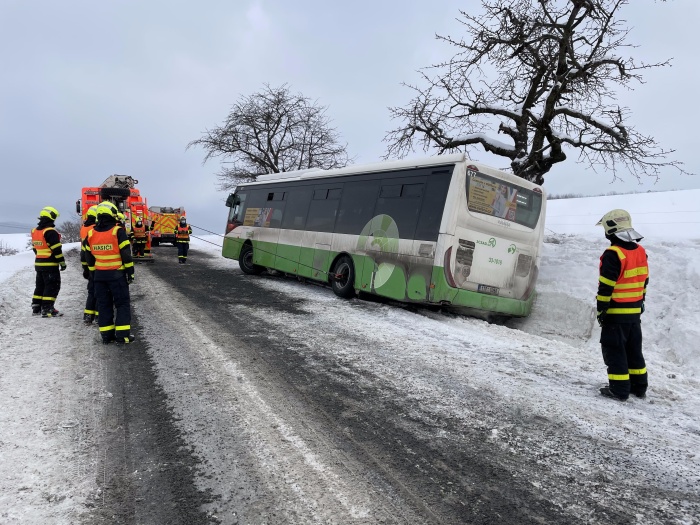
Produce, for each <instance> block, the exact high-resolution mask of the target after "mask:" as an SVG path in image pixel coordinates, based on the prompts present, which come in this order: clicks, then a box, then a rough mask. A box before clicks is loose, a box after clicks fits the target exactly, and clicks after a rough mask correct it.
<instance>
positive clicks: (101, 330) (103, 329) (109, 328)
mask: <svg viewBox="0 0 700 525" xmlns="http://www.w3.org/2000/svg"><path fill="white" fill-rule="evenodd" d="M111 330H114V325H110V326H100V332H109V331H111Z"/></svg>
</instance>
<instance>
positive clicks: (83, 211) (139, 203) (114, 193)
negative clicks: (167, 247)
mask: <svg viewBox="0 0 700 525" xmlns="http://www.w3.org/2000/svg"><path fill="white" fill-rule="evenodd" d="M138 182H139V181H138V180H136V179H134V178H133V177H130V176H128V175H110V176H109V177H107V178H106V179H105V181H104V182H103V183H102V184H101V185H100V186H90V187H85V188H83V189H82V190H81V197H80V199H79V200H78V201H76V203H75V211H76V212H77V213H78V214H79V215H80V217H81V220H82V222H85V219H86V218H87V212H88V210H89V209H90V207H91V206H94V205H96V204H99V203H100V202H102V201H110V202H113V203H114V204H115V205H116V206H117V209H118V210H119V211H120V212H122V213H123V214H124V218H125V219H124V227H125V228H126V231H127V233H128V234H131V225H132V224H133V223H135V222H136V220H137V218H141V220H142V221H143V223H144V224H145V225H148V221H149V219H150V215H149V211H148V201H147V199H146V197H143V196H142V195H141V192H140V191H139V190H138V188H136V185H137V184H138ZM145 255H146V257H144V258H143V259H142V260H145V261H148V262H152V261H153V257H152V255H151V242H150V239H149V240H148V242H147V244H146V249H145Z"/></svg>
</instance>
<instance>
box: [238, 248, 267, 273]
mask: <svg viewBox="0 0 700 525" xmlns="http://www.w3.org/2000/svg"><path fill="white" fill-rule="evenodd" d="M238 265H239V266H240V267H241V271H242V272H243V273H247V274H248V275H259V274H261V273H262V272H263V270H264V268H263V267H262V266H258V265H257V264H254V263H253V246H252V245H251V244H244V245H243V248H241V254H240V255H239V256H238Z"/></svg>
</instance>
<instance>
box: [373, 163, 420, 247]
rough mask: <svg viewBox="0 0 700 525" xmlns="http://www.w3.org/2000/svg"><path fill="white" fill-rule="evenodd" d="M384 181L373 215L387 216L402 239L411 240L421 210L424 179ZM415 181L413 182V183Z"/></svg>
mask: <svg viewBox="0 0 700 525" xmlns="http://www.w3.org/2000/svg"><path fill="white" fill-rule="evenodd" d="M409 180H410V181H411V182H408V181H407V180H406V179H403V180H402V179H398V180H392V181H386V182H385V183H384V184H382V189H381V191H380V192H379V199H378V200H377V207H376V209H375V210H374V214H375V215H380V214H383V215H388V216H389V217H391V218H392V219H394V222H395V223H396V226H397V227H398V229H399V236H400V237H401V238H402V239H413V236H414V234H415V231H416V222H417V221H418V214H419V213H420V209H421V202H422V197H423V188H424V187H425V183H424V182H423V181H425V178H424V177H420V178H418V179H417V180H418V181H421V182H417V181H416V178H411V179H409ZM414 181H415V182H414Z"/></svg>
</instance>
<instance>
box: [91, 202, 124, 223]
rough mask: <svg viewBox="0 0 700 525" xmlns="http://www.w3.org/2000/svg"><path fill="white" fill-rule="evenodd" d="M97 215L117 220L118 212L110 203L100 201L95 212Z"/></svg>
mask: <svg viewBox="0 0 700 525" xmlns="http://www.w3.org/2000/svg"><path fill="white" fill-rule="evenodd" d="M95 211H96V213H97V215H109V216H110V217H114V218H115V219H116V218H117V212H118V211H119V210H118V209H117V207H116V205H115V204H114V203H113V202H110V201H102V202H101V203H100V204H99V205H98V206H97V210H95Z"/></svg>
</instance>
